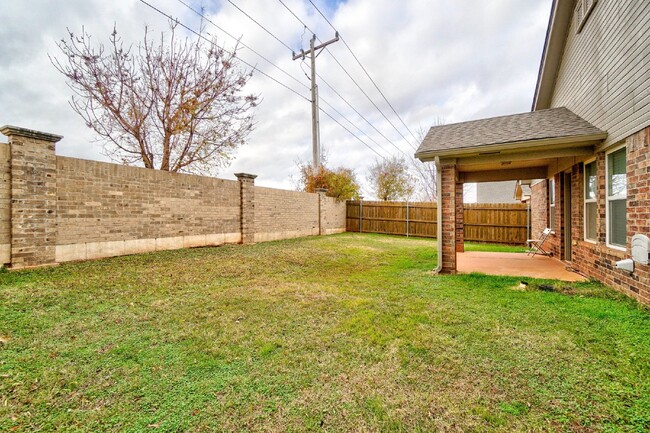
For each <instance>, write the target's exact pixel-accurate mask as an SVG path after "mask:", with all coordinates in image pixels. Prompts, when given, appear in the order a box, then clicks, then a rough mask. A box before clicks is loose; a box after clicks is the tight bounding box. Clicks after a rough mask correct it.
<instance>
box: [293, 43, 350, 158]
mask: <svg viewBox="0 0 650 433" xmlns="http://www.w3.org/2000/svg"><path fill="white" fill-rule="evenodd" d="M338 40H339V33H338V32H336V34H335V36H334V39H330V40H329V41H327V42H323V43H322V44H320V45H315V43H316V35H312V38H311V41H310V42H309V51H308V52H305V50H303V49H301V50H300V53H298V54H296V53H292V54H293V60H298V59H302V60H305V57H306V56H307V53H309V57H310V58H311V136H312V140H311V141H312V147H313V149H312V151H313V166H314V168H315V169H316V168H318V167H319V166H320V164H321V161H320V157H321V151H320V127H319V120H318V85H317V84H316V57H317V56H318V54H320V50H322V49H323V48H325V47H326V46H328V45H330V44H333V43H334V42H337V41H338ZM316 51H318V53H316Z"/></svg>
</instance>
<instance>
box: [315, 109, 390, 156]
mask: <svg viewBox="0 0 650 433" xmlns="http://www.w3.org/2000/svg"><path fill="white" fill-rule="evenodd" d="M318 109H319V110H320V111H322V112H323V114H325V115H326V116H327V117H329V118H330V119H332V120H333V121H334V122H336V123H337V124H338V125H339V126H340V127H341V128H343V129H345V130H346V131H347V132H348V133H349V134H350V135H352V136H353V137H354V138H356V139H357V140H359V141H360V142H361V143H362V144H363V145H364V146H366V147H367V148H368V149H370V150H372V151H373V152H374V153H375V154H377V156H379V157H380V158H381V159H383V160H384V161H386V158H385V157H384V156H383V155H382V154H380V153H379V152H377V151H376V150H375V149H373V148H372V146H370V145H369V144H368V143H366V142H365V141H363V140H362V139H360V138H359V137H358V136H357V135H356V134H355V133H354V132H352V131H350V130H349V129H348V128H346V127H345V125H343V124H342V123H341V122H339V121H338V120H336V119H335V118H334V117H332V115H331V114H329V113H328V112H327V111H325V110H323V109H322V108H321V107H318Z"/></svg>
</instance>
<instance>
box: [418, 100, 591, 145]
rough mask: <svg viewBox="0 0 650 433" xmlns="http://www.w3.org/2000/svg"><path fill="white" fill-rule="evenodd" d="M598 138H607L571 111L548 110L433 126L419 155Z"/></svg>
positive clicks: (423, 142) (562, 109) (563, 109)
mask: <svg viewBox="0 0 650 433" xmlns="http://www.w3.org/2000/svg"><path fill="white" fill-rule="evenodd" d="M597 134H604V132H603V131H601V130H600V129H598V128H596V127H595V126H593V125H592V124H591V123H589V122H587V121H586V120H584V119H583V118H581V117H579V116H578V115H576V114H574V113H573V112H571V111H570V110H569V109H567V108H565V107H559V108H549V109H547V110H540V111H533V112H530V113H522V114H513V115H510V116H501V117H492V118H489V119H481V120H472V121H469V122H462V123H454V124H451V125H441V126H434V127H432V128H431V129H430V130H429V132H428V133H427V135H426V137H424V140H423V141H422V143H421V144H420V147H419V148H418V150H417V153H416V155H418V154H420V153H424V152H440V151H448V150H456V149H466V148H473V147H480V146H490V145H496V144H504V143H516V142H528V141H533V140H543V139H550V138H561V137H574V136H585V135H597Z"/></svg>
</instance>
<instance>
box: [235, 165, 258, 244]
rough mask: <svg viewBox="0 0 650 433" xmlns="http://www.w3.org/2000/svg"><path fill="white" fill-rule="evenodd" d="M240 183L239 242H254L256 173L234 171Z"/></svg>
mask: <svg viewBox="0 0 650 433" xmlns="http://www.w3.org/2000/svg"><path fill="white" fill-rule="evenodd" d="M235 176H237V180H239V184H240V203H241V216H240V225H239V227H240V230H241V243H242V244H252V243H255V178H256V177H257V175H254V174H248V173H235Z"/></svg>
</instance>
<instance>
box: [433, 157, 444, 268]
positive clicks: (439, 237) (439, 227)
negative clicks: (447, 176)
mask: <svg viewBox="0 0 650 433" xmlns="http://www.w3.org/2000/svg"><path fill="white" fill-rule="evenodd" d="M434 166H435V168H436V196H437V200H438V204H437V206H436V211H437V212H436V213H437V222H436V228H437V230H436V231H437V234H436V239H437V241H438V254H437V256H438V264H437V266H436V268H435V269H434V270H433V273H434V274H438V273H440V271H441V270H442V199H441V196H442V178H441V177H440V176H441V174H442V170H440V157H438V156H436V159H435V160H434Z"/></svg>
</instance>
